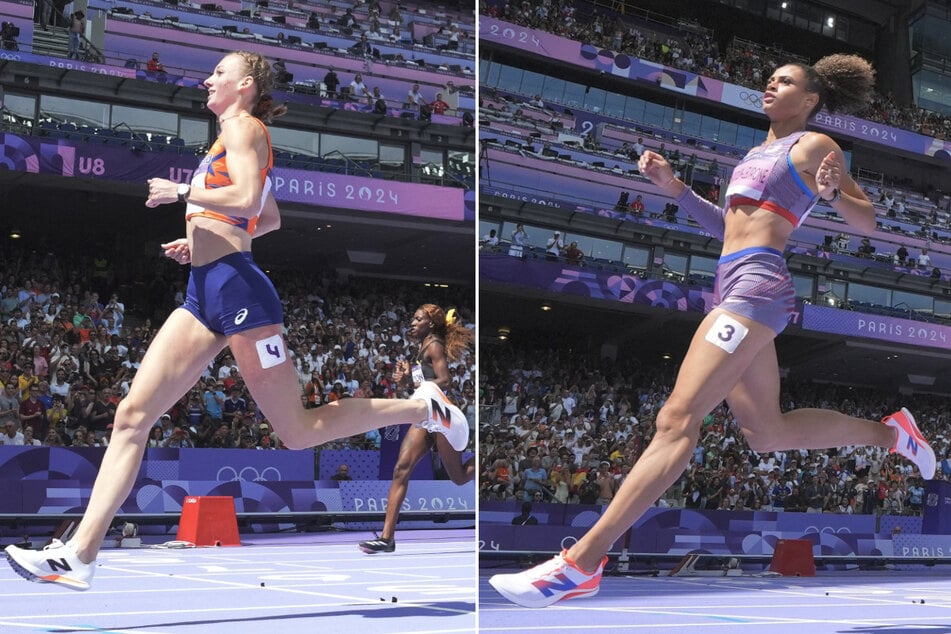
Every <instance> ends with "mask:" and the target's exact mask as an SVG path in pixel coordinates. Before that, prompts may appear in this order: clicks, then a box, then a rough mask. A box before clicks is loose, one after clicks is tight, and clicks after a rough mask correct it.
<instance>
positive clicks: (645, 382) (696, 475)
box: [479, 339, 951, 514]
mask: <svg viewBox="0 0 951 634" xmlns="http://www.w3.org/2000/svg"><path fill="white" fill-rule="evenodd" d="M549 341H550V339H549ZM480 366H481V371H480V376H479V393H480V395H479V405H480V420H479V424H480V440H479V442H480V445H479V457H480V465H481V466H480V469H481V471H480V473H481V475H480V487H479V491H480V498H481V499H483V500H512V499H517V500H524V501H546V502H560V503H584V504H604V503H607V502H608V501H610V500H611V498H612V497H613V495H614V493H615V491H617V489H618V487H619V485H620V483H621V482H622V481H623V479H624V478H625V477H626V475H627V473H628V472H629V470H630V468H631V465H633V464H634V462H636V461H637V459H638V458H639V456H640V455H641V453H642V451H643V450H644V448H645V447H646V446H647V444H648V443H649V442H650V439H651V437H652V435H653V432H654V428H653V425H654V416H655V414H656V412H657V411H658V410H659V409H660V407H661V406H662V405H663V403H664V402H665V399H666V398H667V396H668V394H669V393H670V390H671V388H672V386H673V383H674V377H675V374H676V370H677V368H676V367H675V365H673V364H672V363H671V362H662V363H661V364H658V365H651V366H649V365H647V364H646V363H644V364H642V363H641V362H640V361H638V360H637V359H634V358H625V359H621V358H619V359H618V360H617V361H616V362H612V361H609V360H601V361H600V362H595V361H593V360H592V359H590V358H588V357H587V356H586V355H584V354H582V353H578V352H573V351H572V350H571V349H570V347H569V346H563V347H561V348H559V349H554V348H551V347H550V344H548V345H546V344H545V343H544V342H543V341H541V340H539V341H533V342H531V345H525V346H513V347H503V346H498V347H492V348H488V349H486V348H485V347H484V348H483V349H482V354H481V358H480ZM782 404H783V408H784V410H785V409H792V408H794V407H829V408H832V409H837V410H839V411H842V412H846V413H850V414H852V415H855V416H859V417H863V418H867V419H872V420H879V419H881V418H883V417H884V416H886V415H887V414H889V413H891V412H892V411H894V410H895V409H897V408H898V407H900V406H902V405H905V406H908V407H910V408H911V409H912V410H913V412H914V413H915V415H916V417H917V420H918V423H919V425H921V427H922V430H923V432H924V433H925V435H926V436H927V437H928V438H929V439H931V442H932V446H933V448H934V450H935V453H936V455H937V457H938V461H939V472H938V475H937V476H936V477H938V478H947V477H948V475H949V474H951V464H949V462H948V460H947V458H948V457H949V451H951V418H949V413H951V412H949V408H948V405H947V402H946V401H942V400H939V399H932V398H930V397H925V396H920V395H916V396H915V397H914V398H913V399H911V400H910V401H908V400H906V401H901V400H899V397H898V395H897V394H895V395H887V394H884V393H882V392H881V391H877V390H869V389H859V388H850V387H841V386H832V385H818V384H811V383H801V384H796V385H785V386H784V393H783V396H782ZM896 456H897V454H889V453H888V451H887V450H884V449H879V448H872V447H841V448H833V449H829V450H823V451H819V450H814V451H805V450H799V451H787V452H780V451H777V452H773V453H769V454H757V453H755V452H753V451H751V450H750V449H749V447H748V445H747V444H746V442H745V440H744V438H743V436H742V434H741V433H740V431H739V429H738V426H737V424H736V421H735V420H734V419H733V417H732V416H731V414H730V410H729V408H728V407H727V405H726V404H725V403H724V404H721V405H720V406H719V407H718V408H717V409H716V410H715V411H713V412H711V413H710V414H709V415H708V416H707V417H706V418H705V419H704V421H703V432H702V434H701V441H700V443H699V444H698V445H697V447H696V450H695V451H694V455H693V458H692V459H691V461H690V464H689V466H688V468H687V469H686V470H685V471H684V473H683V475H682V476H681V478H680V479H679V481H678V482H677V483H676V484H675V485H674V486H673V487H671V488H670V489H669V490H668V491H667V492H666V493H665V494H664V495H663V496H662V498H661V499H660V500H659V501H658V504H659V505H663V506H669V507H686V508H705V509H732V510H798V511H806V512H816V513H819V512H822V513H879V514H882V513H887V514H917V513H920V512H921V508H922V502H923V495H924V481H923V480H922V479H921V478H920V474H918V472H917V470H916V469H915V468H914V467H913V466H912V465H910V464H909V463H908V462H907V461H904V460H902V459H900V458H898V457H896Z"/></svg>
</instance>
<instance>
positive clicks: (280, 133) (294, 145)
mask: <svg viewBox="0 0 951 634" xmlns="http://www.w3.org/2000/svg"><path fill="white" fill-rule="evenodd" d="M269 130H270V132H271V145H273V146H274V148H275V149H278V150H283V151H285V152H293V153H294V154H304V155H306V156H317V154H318V147H319V143H320V136H321V135H319V134H318V133H316V132H308V131H305V130H294V129H292V128H280V127H278V126H271V127H270V128H269Z"/></svg>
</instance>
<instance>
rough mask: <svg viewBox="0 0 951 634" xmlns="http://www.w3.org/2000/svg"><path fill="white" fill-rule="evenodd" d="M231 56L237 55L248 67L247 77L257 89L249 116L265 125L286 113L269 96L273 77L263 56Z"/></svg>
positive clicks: (282, 105)
mask: <svg viewBox="0 0 951 634" xmlns="http://www.w3.org/2000/svg"><path fill="white" fill-rule="evenodd" d="M232 55H237V56H238V57H240V58H241V59H243V60H244V63H245V65H247V67H248V75H250V76H251V78H252V79H253V80H254V85H255V86H257V89H258V98H257V100H256V101H255V103H254V109H253V110H252V112H251V114H252V115H254V116H255V117H257V118H258V119H260V120H261V121H264V122H265V123H271V122H272V121H273V120H274V119H275V118H277V117H280V116H281V115H283V114H284V113H285V112H287V106H285V105H284V104H276V103H275V102H274V97H272V96H271V89H272V88H273V87H274V76H273V74H272V73H271V65H270V64H269V63H268V61H267V60H266V59H265V58H264V56H263V55H259V54H258V53H252V52H251V51H234V52H233V53H232Z"/></svg>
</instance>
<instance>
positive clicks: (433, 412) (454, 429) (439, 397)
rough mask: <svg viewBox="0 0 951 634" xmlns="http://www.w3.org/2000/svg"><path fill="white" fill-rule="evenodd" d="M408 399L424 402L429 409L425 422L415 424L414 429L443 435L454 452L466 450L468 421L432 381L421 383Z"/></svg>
mask: <svg viewBox="0 0 951 634" xmlns="http://www.w3.org/2000/svg"><path fill="white" fill-rule="evenodd" d="M410 398H411V399H417V400H421V401H425V403H426V407H427V408H429V415H428V416H427V417H426V420H423V421H420V422H418V423H416V427H421V428H422V429H425V430H426V431H428V432H430V433H439V434H443V435H444V436H445V437H446V438H447V439H448V440H449V444H450V445H452V448H453V449H455V450H456V451H462V450H464V449H465V448H466V445H468V444H469V421H467V420H466V416H465V414H463V413H462V410H461V409H459V408H458V407H456V406H455V405H453V404H452V401H450V400H449V398H448V397H447V396H446V395H445V394H443V391H442V390H441V389H439V386H438V385H436V384H435V383H433V382H432V381H423V382H422V384H420V386H419V387H418V388H416V391H415V392H413V395H412V396H410Z"/></svg>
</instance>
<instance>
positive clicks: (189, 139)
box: [178, 117, 209, 147]
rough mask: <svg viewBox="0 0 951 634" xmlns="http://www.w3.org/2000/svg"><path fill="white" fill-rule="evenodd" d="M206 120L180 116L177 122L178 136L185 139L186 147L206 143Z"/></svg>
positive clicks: (204, 144)
mask: <svg viewBox="0 0 951 634" xmlns="http://www.w3.org/2000/svg"><path fill="white" fill-rule="evenodd" d="M208 134H209V132H208V120H207V119H192V118H189V117H182V118H181V119H180V120H179V122H178V136H180V137H181V138H182V140H184V141H185V146H186V147H199V146H206V145H207V144H208Z"/></svg>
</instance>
